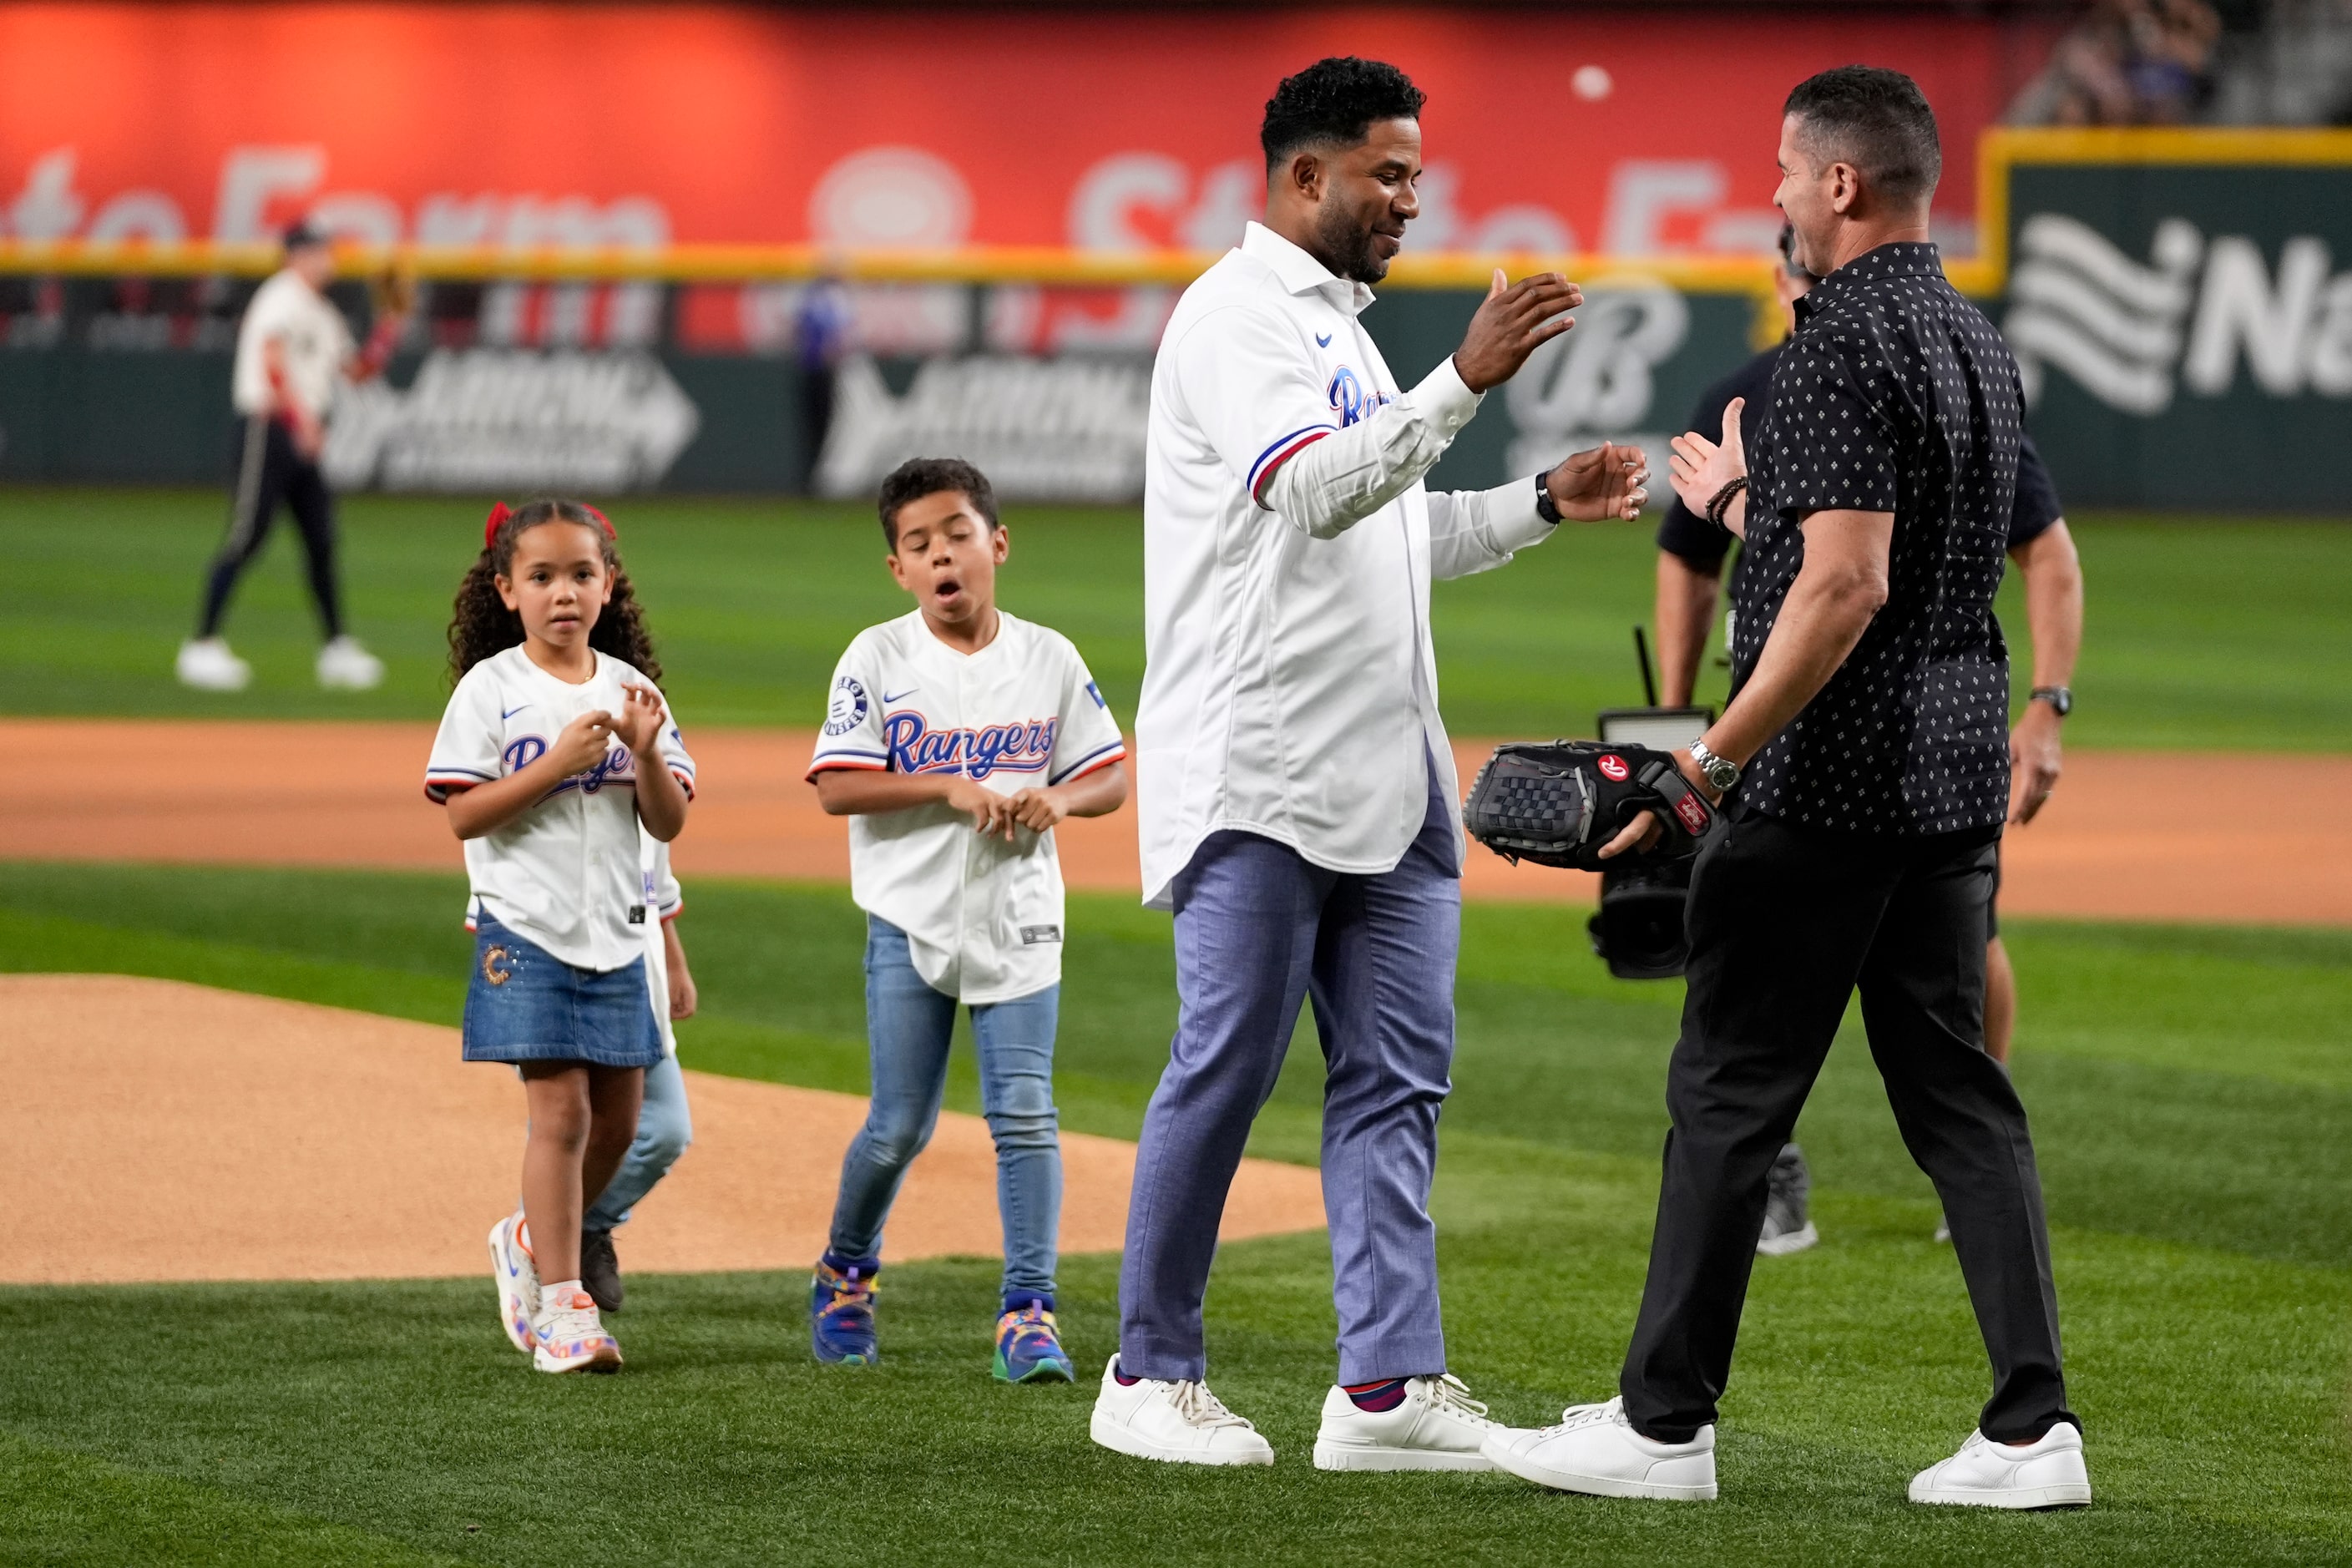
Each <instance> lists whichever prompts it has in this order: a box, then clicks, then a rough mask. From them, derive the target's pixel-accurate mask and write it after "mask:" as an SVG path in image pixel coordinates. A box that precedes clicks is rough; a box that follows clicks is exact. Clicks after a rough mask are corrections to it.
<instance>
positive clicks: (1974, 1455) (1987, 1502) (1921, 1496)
mask: <svg viewBox="0 0 2352 1568" xmlns="http://www.w3.org/2000/svg"><path fill="white" fill-rule="evenodd" d="M1911 1500H1912V1501H1913V1502H1948V1503H1965V1504H1968V1505H1969V1506H1971V1507H1975V1508H2086V1507H2088V1506H2089V1505H2090V1501H2091V1472H2090V1470H2089V1469H2088V1468H2085V1467H2084V1463H2083V1434H2082V1432H2081V1431H2080V1430H2079V1429H2078V1428H2076V1427H2075V1426H2074V1424H2073V1423H2071V1422H2066V1421H2061V1422H2059V1423H2058V1424H2057V1425H2056V1426H2053V1427H2051V1428H2050V1430H2049V1431H2047V1432H2044V1433H2043V1434H2042V1440H2041V1441H2040V1442H2038V1443H2032V1444H2029V1445H2027V1446H2026V1447H2021V1448H2018V1447H2011V1446H2010V1445H2009V1444H2007V1443H1996V1442H1994V1441H1993V1440H1992V1439H1990V1437H1987V1436H1985V1435H1984V1434H1983V1433H1981V1432H1974V1433H1971V1434H1969V1440H1968V1441H1967V1442H1965V1443H1963V1444H1961V1445H1960V1451H1959V1452H1958V1453H1957V1454H1955V1455H1953V1456H1952V1457H1951V1458H1948V1459H1946V1460H1945V1461H1944V1462H1943V1463H1942V1464H1940V1465H1930V1466H1928V1467H1927V1468H1926V1469H1924V1470H1922V1471H1920V1472H1919V1473H1918V1474H1917V1475H1916V1476H1913V1477H1912V1478H1911Z"/></svg>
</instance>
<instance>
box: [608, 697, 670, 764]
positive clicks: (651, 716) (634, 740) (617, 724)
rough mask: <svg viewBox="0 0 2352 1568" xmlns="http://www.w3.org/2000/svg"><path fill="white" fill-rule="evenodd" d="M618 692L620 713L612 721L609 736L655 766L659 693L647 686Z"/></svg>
mask: <svg viewBox="0 0 2352 1568" xmlns="http://www.w3.org/2000/svg"><path fill="white" fill-rule="evenodd" d="M621 690H622V701H621V711H620V713H619V714H618V715H617V716H616V717H615V718H614V721H613V733H614V735H616V736H618V737H619V738H620V742H621V744H623V745H625V746H626V747H628V748H629V750H630V751H631V752H635V754H636V755H637V756H638V757H640V758H642V759H644V760H645V761H646V762H649V763H658V762H659V761H661V759H660V758H659V757H657V756H656V755H654V747H655V743H656V742H658V741H659V740H660V739H661V726H662V700H661V693H660V692H658V691H656V690H655V689H653V688H652V687H650V686H625V687H623V688H622V689H621Z"/></svg>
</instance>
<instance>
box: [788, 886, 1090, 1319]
mask: <svg viewBox="0 0 2352 1568" xmlns="http://www.w3.org/2000/svg"><path fill="white" fill-rule="evenodd" d="M1061 994H1062V988H1061V987H1060V986H1058V985H1049V986H1047V987H1046V988H1045V990H1043V991H1038V992H1034V993H1032V994H1029V995H1027V996H1018V997H1015V998H1013V1000H1012V1001H1010V1002H996V1003H990V1004H985V1005H980V1006H976V1007H974V1008H972V1009H971V1034H972V1042H973V1044H974V1045H975V1046H976V1047H978V1050H979V1056H980V1104H981V1110H982V1114H983V1115H985V1116H986V1117H987V1118H988V1131H989V1132H990V1133H991V1135H992V1136H993V1137H994V1139H995V1140H996V1207H997V1213H998V1215H999V1217H1000V1218H1001V1219H1002V1220H1003V1226H1004V1294H1005V1296H1006V1298H1007V1299H1008V1300H1010V1299H1013V1298H1015V1297H1019V1296H1029V1295H1035V1296H1043V1297H1045V1298H1047V1299H1048V1300H1050V1299H1051V1298H1052V1296H1053V1294H1054V1263H1055V1250H1056V1233H1057V1232H1058V1230H1059V1228H1060V1226H1061V1218H1062V1142H1061V1132H1060V1121H1059V1119H1058V1117H1057V1115H1056V1114H1055V1110H1054V1026H1055V1021H1056V1018H1057V1016H1058V1014H1059V1011H1060V1003H1061ZM955 1014H956V999H955V998H954V997H952V996H948V995H944V994H941V993H940V992H937V991H934V990H932V989H931V988H930V987H929V985H926V984H923V977H922V976H921V975H920V974H919V973H916V972H915V963H914V959H913V957H912V955H911V954H909V953H908V949H907V933H906V932H905V931H900V930H899V929H898V927H897V926H894V925H892V924H891V923H890V922H889V921H886V920H882V919H879V918H878V917H876V916H873V915H868V916H867V917H866V1040H867V1044H868V1047H869V1048H870V1050H871V1052H872V1055H873V1062H874V1100H873V1104H872V1105H871V1106H870V1107H869V1108H868V1110H867V1111H866V1125H865V1126H864V1127H862V1128H860V1129H859V1130H858V1133H857V1136H856V1138H854V1139H852V1140H851V1141H850V1144H849V1152H848V1153H847V1154H846V1155H845V1156H844V1158H843V1160H842V1162H841V1197H840V1201H839V1202H838V1203H837V1204H836V1205H835V1208H834V1211H833V1239H832V1242H831V1245H830V1246H829V1247H828V1248H827V1250H828V1252H829V1253H831V1254H832V1255H833V1256H835V1257H837V1258H845V1259H849V1258H854V1259H858V1260H861V1261H869V1262H870V1261H877V1260H879V1258H881V1255H882V1226H883V1222H884V1221H885V1220H887V1219H888V1218H889V1216H890V1204H891V1201H892V1200H893V1199H895V1198H896V1197H897V1196H898V1184H899V1183H900V1182H901V1181H903V1180H904V1179H905V1178H906V1174H907V1167H908V1164H909V1163H912V1162H913V1160H914V1158H915V1156H916V1155H917V1154H919V1153H921V1152H922V1151H923V1147H924V1145H926V1144H928V1143H929V1142H930V1141H931V1131H932V1129H934V1128H935V1127H937V1126H938V1125H939V1120H940V1100H941V1099H942V1097H944V1095H945V1094H946V1092H947V1082H948V1041H949V1038H950V1036H951V1035H952V1034H953V1033H954V1030H955Z"/></svg>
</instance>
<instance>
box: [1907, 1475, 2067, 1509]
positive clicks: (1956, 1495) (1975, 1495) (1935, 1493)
mask: <svg viewBox="0 0 2352 1568" xmlns="http://www.w3.org/2000/svg"><path fill="white" fill-rule="evenodd" d="M1911 1500H1912V1501H1913V1502H1916V1503H1921V1504H1927V1505H1941V1506H1945V1507H1961V1508H2007V1509H2019V1510H2032V1509H2042V1508H2088V1507H2090V1506H2091V1483H2090V1482H2088V1481H2060V1482H2058V1483H2057V1484H2056V1485H2054V1486H2046V1487H2010V1488H2005V1489H2001V1490H2000V1491H1977V1490H1972V1489H1955V1490H1951V1491H1942V1490H1929V1491H1924V1492H1923V1491H1914V1492H1913V1493H1912V1494H1911Z"/></svg>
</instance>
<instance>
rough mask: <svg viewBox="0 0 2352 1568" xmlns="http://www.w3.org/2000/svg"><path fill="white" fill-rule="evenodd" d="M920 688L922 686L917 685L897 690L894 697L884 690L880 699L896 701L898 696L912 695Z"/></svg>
mask: <svg viewBox="0 0 2352 1568" xmlns="http://www.w3.org/2000/svg"><path fill="white" fill-rule="evenodd" d="M921 689H922V688H921V687H919V686H909V687H908V688H907V689H906V690H904V691H901V692H899V693H898V696H896V697H894V696H892V695H891V694H890V693H889V692H887V691H886V692H884V693H883V694H882V700H883V701H885V702H896V701H898V700H899V699H900V698H906V697H912V696H913V695H914V694H915V693H916V692H918V691H920V690H921Z"/></svg>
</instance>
